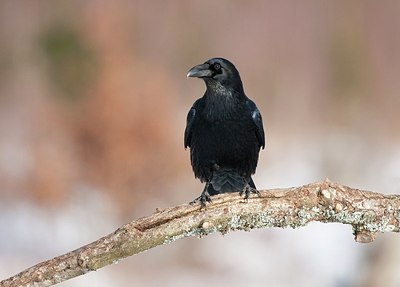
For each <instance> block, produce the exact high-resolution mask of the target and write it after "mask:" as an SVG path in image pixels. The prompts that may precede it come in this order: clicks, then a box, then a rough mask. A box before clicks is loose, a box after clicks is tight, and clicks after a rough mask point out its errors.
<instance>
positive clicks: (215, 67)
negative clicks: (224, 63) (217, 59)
mask: <svg viewBox="0 0 400 287" xmlns="http://www.w3.org/2000/svg"><path fill="white" fill-rule="evenodd" d="M214 69H215V70H216V71H219V70H221V65H220V64H218V63H216V64H214Z"/></svg>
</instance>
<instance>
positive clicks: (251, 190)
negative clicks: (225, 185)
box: [239, 183, 261, 201]
mask: <svg viewBox="0 0 400 287" xmlns="http://www.w3.org/2000/svg"><path fill="white" fill-rule="evenodd" d="M251 193H256V194H257V195H258V197H261V193H260V191H258V190H257V189H255V188H253V187H251V186H250V185H249V184H248V183H246V185H245V186H244V188H243V190H242V191H240V192H239V194H240V196H242V195H243V194H244V200H245V201H247V200H248V199H249V197H250V194H251Z"/></svg>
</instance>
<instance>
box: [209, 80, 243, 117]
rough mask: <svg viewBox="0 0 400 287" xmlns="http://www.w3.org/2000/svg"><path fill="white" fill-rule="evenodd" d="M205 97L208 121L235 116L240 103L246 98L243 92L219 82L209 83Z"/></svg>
mask: <svg viewBox="0 0 400 287" xmlns="http://www.w3.org/2000/svg"><path fill="white" fill-rule="evenodd" d="M204 97H205V110H206V113H207V118H208V119H212V120H214V119H223V118H230V117H232V116H234V114H235V112H236V111H237V109H238V107H240V105H238V103H239V102H240V101H242V100H243V98H245V95H244V92H243V90H241V91H237V90H234V89H232V88H230V87H225V86H223V85H221V84H220V83H218V82H214V83H208V84H207V91H206V94H205V95H204Z"/></svg>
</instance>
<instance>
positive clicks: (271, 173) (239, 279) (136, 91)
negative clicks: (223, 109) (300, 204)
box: [0, 0, 400, 287]
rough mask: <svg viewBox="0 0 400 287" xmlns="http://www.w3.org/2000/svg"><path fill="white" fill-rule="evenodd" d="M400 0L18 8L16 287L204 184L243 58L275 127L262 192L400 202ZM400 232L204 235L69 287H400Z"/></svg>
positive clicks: (3, 250)
mask: <svg viewBox="0 0 400 287" xmlns="http://www.w3.org/2000/svg"><path fill="white" fill-rule="evenodd" d="M399 27H400V2H399V1H391V0H387V1H386V0H384V1H372V0H368V1H357V0H351V1H319V0H306V1H301V2H299V1H287V0H284V1H251V2H250V1H228V0H222V1H208V2H207V1H192V0H188V1H122V0H117V1H96V0H89V1H75V0H72V1H13V0H4V1H1V2H0V278H1V279H5V278H6V277H9V276H12V275H14V274H15V273H17V272H19V271H22V270H23V269H25V268H27V267H30V266H31V265H34V264H36V263H38V262H40V261H43V260H46V259H49V258H52V257H54V256H57V255H60V254H63V253H65V252H68V251H71V250H73V249H76V248H78V247H80V246H82V245H84V244H86V243H89V242H91V241H93V240H95V239H97V238H99V237H101V236H104V235H106V234H108V233H110V232H113V231H114V230H115V229H116V228H118V227H119V226H120V225H122V224H124V223H127V222H129V221H130V220H133V219H135V218H139V217H142V216H148V215H150V214H151V213H153V212H154V210H155V209H156V208H160V209H162V208H166V207H170V206H175V205H178V204H182V203H186V202H189V201H191V200H192V199H194V198H195V197H197V196H198V195H199V194H200V192H201V191H202V188H203V186H202V184H201V183H200V182H199V181H198V180H195V179H194V176H193V173H192V170H191V166H190V162H189V151H185V150H184V148H183V130H184V127H185V121H186V113H187V111H188V110H189V108H190V107H191V105H192V103H193V102H194V101H195V100H196V99H197V98H198V97H200V96H202V94H203V92H204V89H205V87H204V84H203V82H202V81H201V80H195V79H186V72H187V71H188V69H189V68H191V67H192V66H194V65H196V64H199V63H202V62H204V61H205V60H207V59H208V58H211V57H216V56H219V57H225V58H228V59H230V60H231V61H232V62H233V63H234V64H235V65H236V67H237V68H238V69H239V71H240V72H241V76H242V80H243V82H244V86H245V91H246V93H247V95H248V96H249V97H250V98H252V99H253V100H255V101H256V103H257V105H258V107H259V109H260V111H261V113H262V115H263V120H264V127H265V130H266V139H267V147H266V149H265V150H264V151H262V152H261V156H260V161H259V168H258V171H257V174H256V175H255V177H254V180H255V182H256V184H257V187H258V188H259V189H267V188H274V187H291V186H298V185H302V184H306V183H310V182H315V181H320V180H324V179H325V178H326V177H328V178H329V179H330V180H331V181H335V182H339V183H342V184H346V185H349V186H352V187H357V188H361V189H366V190H373V191H377V192H382V193H396V194H399V193H400V131H399V122H400V113H399V109H400V96H399V91H400V78H399V76H400V55H399V51H400V30H399ZM399 256H400V237H399V235H397V234H383V235H379V236H378V238H377V240H376V241H375V242H374V243H371V244H368V245H361V244H357V243H355V242H354V240H353V236H352V230H351V227H350V226H345V225H340V224H319V223H314V224H310V225H309V226H307V227H305V228H302V229H298V230H291V229H277V228H276V229H263V230H256V231H252V232H250V233H247V232H235V233H230V234H227V235H225V236H221V235H219V234H214V235H210V236H207V237H206V238H202V239H201V240H199V239H197V238H187V239H183V240H179V241H177V242H174V243H173V244H171V245H168V246H160V247H157V248H155V249H152V250H150V251H147V252H145V253H142V254H139V255H137V256H133V257H130V258H127V259H125V260H123V261H121V262H120V263H119V264H118V265H113V266H108V267H105V268H103V269H100V270H99V271H97V272H92V273H89V274H87V275H84V276H81V277H78V278H75V279H72V280H70V281H67V282H64V283H62V284H60V285H59V286H73V287H74V286H100V287H101V286H203V285H204V284H207V285H210V286H232V287H235V286H243V285H246V286H311V287H312V286H327V287H330V286H335V287H336V286H341V287H345V286H371V287H372V286H374V287H376V286H385V287H387V286H399V285H400V273H399V272H398V270H399V268H400V261H399V260H398V258H399Z"/></svg>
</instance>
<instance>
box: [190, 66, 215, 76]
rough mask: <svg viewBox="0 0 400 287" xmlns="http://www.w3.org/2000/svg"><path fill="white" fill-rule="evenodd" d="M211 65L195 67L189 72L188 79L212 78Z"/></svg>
mask: <svg viewBox="0 0 400 287" xmlns="http://www.w3.org/2000/svg"><path fill="white" fill-rule="evenodd" d="M209 68H210V65H209V64H201V65H197V66H194V67H193V68H191V69H190V70H189V72H188V73H187V75H186V77H188V78H189V77H195V78H204V77H211V76H212V72H211V71H210V69H209Z"/></svg>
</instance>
